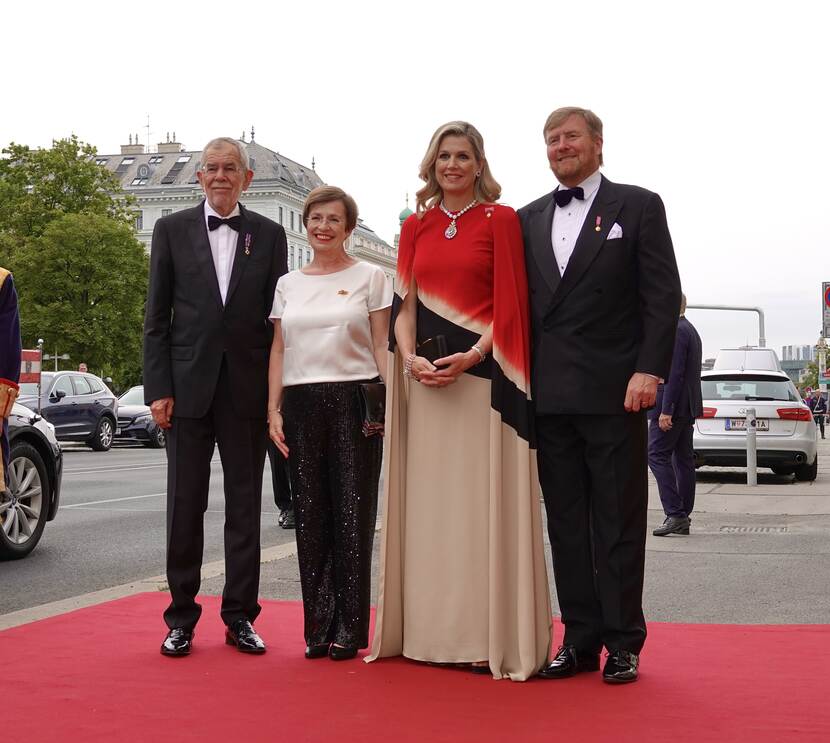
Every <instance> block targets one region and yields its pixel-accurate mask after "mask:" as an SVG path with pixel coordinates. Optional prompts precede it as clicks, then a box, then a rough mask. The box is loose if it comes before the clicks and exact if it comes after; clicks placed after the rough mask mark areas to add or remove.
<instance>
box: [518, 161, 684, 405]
mask: <svg viewBox="0 0 830 743" xmlns="http://www.w3.org/2000/svg"><path fill="white" fill-rule="evenodd" d="M553 211H554V201H553V192H551V193H549V194H547V195H546V196H543V197H542V198H540V199H537V200H536V201H533V202H531V203H530V204H528V205H527V206H525V207H522V208H521V209H520V210H519V217H520V219H521V222H522V232H523V235H524V241H525V253H526V256H525V257H526V263H527V275H528V287H529V290H530V310H531V312H530V316H531V338H532V364H531V387H532V393H533V398H534V401H535V406H536V413H537V415H549V414H589V415H607V414H621V413H624V412H625V409H624V407H623V403H624V401H625V392H626V388H627V386H628V381H629V379H630V378H631V375H632V374H633V373H634V372H635V371H636V372H647V373H650V374H654V375H656V376H658V377H661V378H665V377H666V376H667V375H668V373H669V366H670V364H671V356H672V347H673V344H674V334H675V328H676V326H677V316H678V312H679V310H680V279H679V277H678V273H677V264H676V262H675V258H674V249H673V248H672V242H671V236H670V235H669V228H668V225H667V224H666V213H665V209H664V207H663V202H662V201H661V200H660V197H659V196H658V195H657V194H655V193H652V192H650V191H647V190H645V189H643V188H638V187H637V186H624V185H619V184H616V183H612V182H611V181H609V180H608V179H607V178H605V177H603V178H602V180H601V183H600V186H599V189H598V191H597V194H596V197H595V198H594V201H593V204H592V205H591V208H590V210H589V211H588V213H587V215H586V217H585V223H584V224H583V227H582V231H581V232H580V234H579V237H578V238H577V241H576V244H575V246H574V250H573V253H572V255H571V258H570V260H569V262H568V265H567V267H566V269H565V272H564V274H563V275H562V276H560V275H559V269H558V267H557V264H556V258H555V255H554V252H553V246H552V244H551V226H552V224H553ZM597 228H599V229H597ZM612 228H614V232H615V234H617V235H619V232H620V231H621V233H622V234H621V235H619V236H615V237H614V238H612V239H609V233H610V232H611V230H612Z"/></svg>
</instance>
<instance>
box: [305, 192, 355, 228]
mask: <svg viewBox="0 0 830 743" xmlns="http://www.w3.org/2000/svg"><path fill="white" fill-rule="evenodd" d="M332 201H339V202H340V203H341V204H343V209H344V211H345V212H346V230H347V231H348V232H351V231H352V230H353V229H354V228H355V227H357V214H358V212H357V202H355V200H354V199H353V198H352V197H351V196H349V194H347V193H346V192H345V191H344V190H343V189H342V188H338V187H337V186H317V188H315V189H312V190H311V191H309V194H308V196H306V199H305V204H304V205H303V224H304V225H305V226H306V227H308V215H309V213H310V212H311V210H312V209H313V208H314V207H315V206H317V205H318V204H330V203H331V202H332Z"/></svg>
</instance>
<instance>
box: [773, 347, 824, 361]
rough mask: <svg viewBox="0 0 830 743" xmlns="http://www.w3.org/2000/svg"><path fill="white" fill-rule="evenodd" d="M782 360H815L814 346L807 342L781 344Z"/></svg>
mask: <svg viewBox="0 0 830 743" xmlns="http://www.w3.org/2000/svg"><path fill="white" fill-rule="evenodd" d="M781 359H782V361H815V360H816V352H815V348H814V347H813V346H811V345H809V344H807V345H801V346H782V347H781Z"/></svg>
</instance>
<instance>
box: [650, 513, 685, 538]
mask: <svg viewBox="0 0 830 743" xmlns="http://www.w3.org/2000/svg"><path fill="white" fill-rule="evenodd" d="M689 524H691V521H689V518H688V517H687V516H666V520H665V521H664V522H663V525H662V526H658V527H657V528H656V529H655V530H654V531H653V532H651V533H652V534H654V536H655V537H667V536H669V534H683V535H688V533H689Z"/></svg>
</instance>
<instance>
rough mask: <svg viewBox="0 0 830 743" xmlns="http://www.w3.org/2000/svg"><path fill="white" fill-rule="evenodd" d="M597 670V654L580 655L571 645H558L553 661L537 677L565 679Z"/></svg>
mask: <svg viewBox="0 0 830 743" xmlns="http://www.w3.org/2000/svg"><path fill="white" fill-rule="evenodd" d="M598 670H599V654H597V653H582V652H580V651H579V650H577V649H576V648H575V647H574V646H573V645H560V646H559V650H557V651H556V655H554V656H553V660H552V661H551V662H550V663H549V664H548V665H547V666H545V667H544V668H543V669H542V670H541V671H539V675H540V676H541V677H542V678H545V679H565V678H569V677H571V676H575V675H576V674H577V673H582V672H584V671H598Z"/></svg>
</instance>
